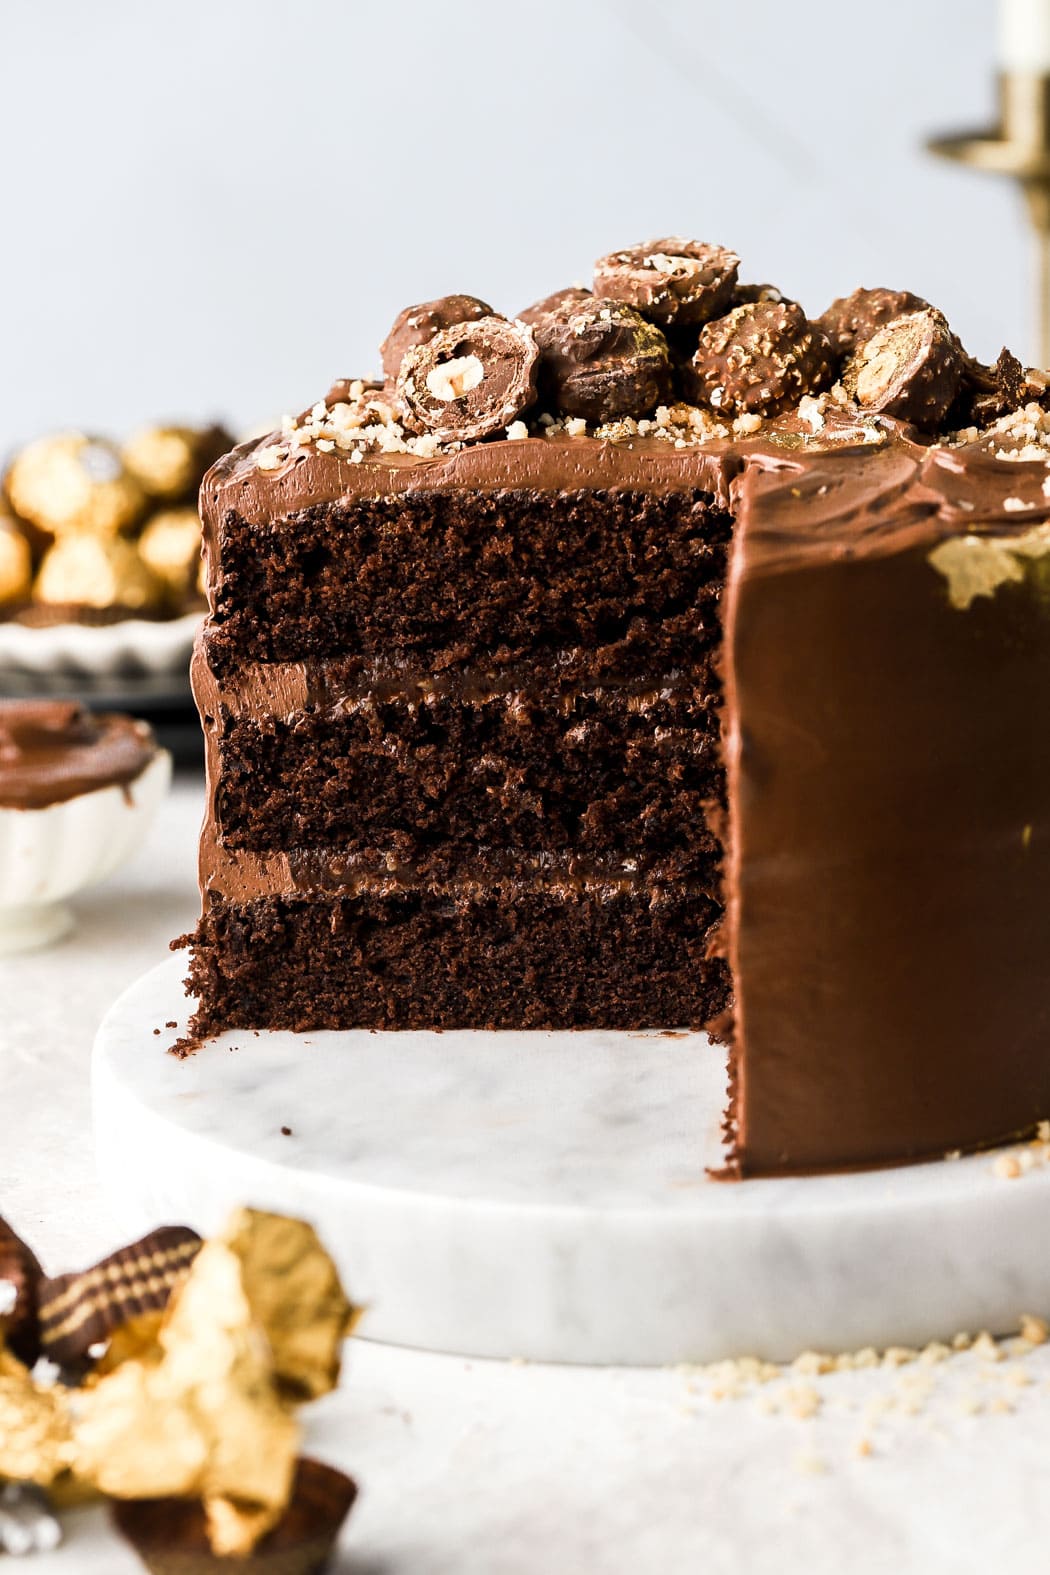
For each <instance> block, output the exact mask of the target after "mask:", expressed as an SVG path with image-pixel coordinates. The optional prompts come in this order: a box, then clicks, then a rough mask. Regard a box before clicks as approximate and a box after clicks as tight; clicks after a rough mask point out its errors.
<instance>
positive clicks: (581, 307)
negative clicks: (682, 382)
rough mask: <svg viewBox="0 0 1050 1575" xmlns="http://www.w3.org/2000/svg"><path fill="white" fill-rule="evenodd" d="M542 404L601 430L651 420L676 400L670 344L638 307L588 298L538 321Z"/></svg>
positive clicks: (537, 336)
mask: <svg viewBox="0 0 1050 1575" xmlns="http://www.w3.org/2000/svg"><path fill="white" fill-rule="evenodd" d="M532 331H533V333H534V335H535V337H536V343H537V345H538V346H539V350H540V369H539V383H540V392H541V397H542V398H543V400H544V402H545V403H546V404H547V405H548V406H549V408H550V409H552V410H555V411H558V412H560V413H561V414H562V415H566V416H582V417H583V419H584V420H586V421H590V422H593V423H595V424H596V425H597V424H600V423H602V422H604V421H614V420H616V418H617V417H619V416H633V417H635V418H639V417H642V416H647V415H648V414H649V413H650V411H652V410H655V409H656V407H657V405H660V404H664V403H666V402H667V401H668V400H669V399H670V396H671V362H670V357H669V355H668V350H667V340H666V339H665V338H664V336H663V334H662V333H661V332H660V330H659V329H658V328H657V327H655V326H654V324H652V323H649V322H646V320H645V318H644V317H642V315H641V314H640V313H639V312H636V311H635V310H634V307H633V306H625V305H624V303H623V302H622V301H611V300H603V299H602V298H601V297H600V296H589V297H587V298H585V300H584V301H583V302H577V303H575V304H574V305H573V304H568V303H567V304H566V305H565V306H563V307H561V308H559V309H555V310H554V311H551V312H548V313H547V314H546V315H545V316H539V317H536V318H534V320H533V323H532Z"/></svg>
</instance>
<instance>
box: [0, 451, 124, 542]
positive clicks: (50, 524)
mask: <svg viewBox="0 0 1050 1575" xmlns="http://www.w3.org/2000/svg"><path fill="white" fill-rule="evenodd" d="M6 486H7V495H8V497H9V498H10V500H11V507H12V508H13V509H14V511H15V513H16V514H18V515H21V517H22V518H23V519H26V520H29V521H30V523H31V524H33V525H36V526H38V527H39V529H40V530H43V531H48V532H49V533H50V534H51V535H54V536H61V535H64V534H65V533H66V532H67V531H71V530H80V531H90V532H93V533H98V534H102V535H111V534H113V533H115V532H116V531H120V530H126V529H127V528H128V527H129V526H131V525H134V524H135V522H136V520H138V519H139V517H140V516H141V515H142V514H143V512H144V511H145V507H146V496H145V493H144V492H143V490H142V488H141V487H140V486H139V483H138V482H137V481H136V480H135V478H134V476H132V475H131V473H130V472H129V471H128V470H127V468H126V467H125V465H124V462H123V460H122V459H121V457H120V454H119V452H118V450H117V449H116V448H114V446H113V444H112V443H107V442H105V441H103V440H102V439H100V438H89V437H87V436H85V434H84V433H82V432H60V433H58V434H57V435H55V436H53V437H45V438H38V439H37V440H36V442H34V443H29V444H27V446H26V447H25V448H23V449H21V450H20V451H19V453H17V454H16V455H15V457H14V459H13V460H12V462H11V468H10V469H9V470H8V472H7V478H6Z"/></svg>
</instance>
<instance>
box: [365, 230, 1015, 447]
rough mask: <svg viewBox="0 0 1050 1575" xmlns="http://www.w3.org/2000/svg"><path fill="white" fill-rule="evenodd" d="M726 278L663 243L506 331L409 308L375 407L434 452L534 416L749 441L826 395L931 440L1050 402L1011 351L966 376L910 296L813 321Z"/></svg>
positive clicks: (628, 252)
mask: <svg viewBox="0 0 1050 1575" xmlns="http://www.w3.org/2000/svg"><path fill="white" fill-rule="evenodd" d="M739 265H740V259H739V257H738V256H737V255H736V253H735V252H732V251H729V250H728V249H727V248H726V247H724V246H716V245H711V244H708V243H705V242H700V241H691V240H685V239H683V238H681V237H677V236H676V237H670V238H665V239H662V240H656V241H650V242H648V243H646V244H645V245H641V246H631V247H627V248H625V249H624V250H622V251H616V252H610V253H609V254H608V255H607V256H605V257H601V258H599V259H598V261H597V262H596V263H595V265H594V277H593V289H586V288H584V287H583V286H580V285H574V286H572V287H571V288H569V289H564V290H559V291H556V292H555V293H554V294H553V295H550V296H547V297H546V298H545V299H544V300H542V301H537V302H536V303H535V304H534V305H532V306H530V307H527V308H526V309H525V310H524V311H522V312H520V313H519V314H518V316H517V317H516V318H513V319H511V318H508V317H504V316H501V315H500V314H499V313H497V312H494V311H493V309H492V307H490V306H489V305H487V304H486V303H485V302H484V301H482V300H479V299H478V298H477V297H476V296H469V295H451V296H444V297H442V298H441V299H439V300H435V301H427V302H424V303H422V304H421V305H418V306H412V307H407V308H406V309H405V310H404V311H403V312H402V313H401V314H400V316H399V317H398V318H397V319H396V321H395V323H394V325H393V327H392V329H391V331H390V333H389V334H388V336H387V338H386V340H385V342H384V344H383V347H382V357H383V369H384V373H385V376H386V384H385V389H384V394H385V396H386V397H387V398H388V399H389V400H390V402H391V403H392V405H393V407H394V409H395V410H396V412H397V415H398V419H399V421H400V422H401V423H402V424H403V426H404V428H405V429H406V430H407V431H408V432H411V433H417V434H429V436H430V437H431V438H432V439H436V440H437V441H438V442H441V443H464V442H472V441H477V440H478V439H482V438H485V437H489V436H495V435H497V434H499V433H502V432H504V431H506V430H507V429H508V428H510V427H512V426H513V424H514V423H515V422H518V421H521V420H522V419H523V418H524V419H525V421H527V420H528V419H529V418H530V417H532V416H535V415H539V414H540V413H545V414H546V415H547V416H548V417H549V416H551V415H553V416H555V417H564V418H570V419H572V420H573V421H574V422H575V423H577V424H579V423H587V424H589V425H592V426H594V427H596V428H600V427H602V426H603V425H607V424H609V423H614V422H617V421H622V420H624V419H627V418H633V419H634V420H635V421H638V420H641V419H644V418H648V417H649V416H650V415H651V414H652V413H653V412H654V411H656V410H657V409H658V407H660V406H669V405H674V404H675V403H676V402H678V401H682V402H686V403H688V404H690V405H692V406H693V407H695V408H699V409H700V410H703V411H705V412H708V413H709V414H710V415H711V416H712V417H714V418H717V419H719V420H724V421H727V422H733V423H735V424H736V430H737V432H746V431H748V430H754V429H755V428H757V426H758V425H759V424H760V423H761V422H762V421H764V420H766V419H767V418H777V417H781V416H784V415H785V414H788V413H790V412H791V411H793V410H795V409H797V407H798V405H799V403H800V401H801V400H802V399H803V398H806V397H807V396H808V397H812V396H818V395H820V394H822V393H824V392H830V391H832V390H833V391H834V394H835V396H836V397H837V399H839V400H840V401H841V402H842V403H843V405H844V406H846V407H847V408H851V409H853V410H855V411H856V412H857V413H858V414H861V415H884V416H891V417H894V418H896V419H898V420H900V421H902V422H906V423H908V424H909V425H910V426H912V427H913V428H914V429H916V431H917V432H919V433H923V434H927V435H934V434H937V433H944V432H953V431H957V430H959V429H961V428H965V427H969V426H971V425H975V424H976V425H982V424H985V423H987V422H990V421H992V420H995V419H996V418H997V417H999V416H1001V415H1003V414H1005V413H1006V412H1007V411H1009V410H1013V409H1017V408H1018V407H1019V406H1020V405H1021V404H1023V403H1026V402H1027V401H1029V400H1032V399H1043V398H1044V397H1045V395H1046V379H1045V377H1043V376H1042V374H1039V373H1032V372H1026V371H1025V369H1024V368H1023V367H1022V366H1021V364H1020V363H1019V362H1018V361H1017V360H1016V358H1015V357H1013V356H1012V355H1010V354H1009V352H1007V351H1004V352H1003V354H1002V355H1001V356H1000V357H999V360H998V361H997V362H996V363H995V365H994V366H985V365H982V364H981V363H980V362H978V361H975V360H974V359H973V357H971V356H969V355H968V354H967V352H966V351H965V350H964V348H963V346H962V344H961V343H960V342H959V340H958V338H957V337H956V335H955V334H954V333H953V332H952V330H951V328H950V327H949V325H948V323H947V321H946V320H945V318H944V316H943V314H942V313H941V312H940V311H938V310H937V308H936V307H934V306H931V305H930V303H929V302H928V301H924V300H923V299H922V298H921V297H920V296H917V295H913V294H912V293H911V292H910V291H907V290H888V289H860V290H855V291H854V292H853V294H852V295H849V296H844V297H842V298H841V299H839V300H836V301H835V302H833V304H832V305H831V306H830V307H829V308H828V309H827V311H825V312H824V313H823V314H822V315H821V316H820V317H818V318H815V319H813V320H810V319H809V318H808V317H807V315H806V313H805V312H804V311H803V309H802V307H801V306H799V304H798V302H797V301H793V300H790V299H788V298H786V297H785V296H784V295H782V293H781V292H780V291H779V290H778V289H776V288H775V287H774V286H772V285H765V284H758V285H755V284H743V283H741V282H740V279H739ZM510 435H511V436H523V435H525V434H524V433H523V432H515V431H512V432H511V433H510Z"/></svg>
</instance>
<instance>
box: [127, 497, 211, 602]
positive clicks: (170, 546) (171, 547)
mask: <svg viewBox="0 0 1050 1575" xmlns="http://www.w3.org/2000/svg"><path fill="white" fill-rule="evenodd" d="M138 546H139V552H140V553H141V555H142V558H143V561H144V562H145V563H146V564H147V566H148V567H149V568H151V569H152V570H153V573H154V574H155V575H156V576H157V577H158V579H161V580H163V581H164V584H165V585H166V586H167V588H168V590H169V592H170V593H171V595H172V596H173V597H174V598H175V599H176V600H179V599H182V598H185V597H186V596H188V595H189V594H190V593H191V592H192V591H194V590H195V589H196V585H197V572H198V569H199V567H200V556H201V522H200V518H199V516H198V514H197V510H196V509H193V508H182V509H161V510H160V512H159V513H158V514H154V516H153V518H152V519H151V520H150V521H149V523H148V524H147V525H146V528H145V530H144V531H143V532H142V535H141V536H140V537H139V542H138Z"/></svg>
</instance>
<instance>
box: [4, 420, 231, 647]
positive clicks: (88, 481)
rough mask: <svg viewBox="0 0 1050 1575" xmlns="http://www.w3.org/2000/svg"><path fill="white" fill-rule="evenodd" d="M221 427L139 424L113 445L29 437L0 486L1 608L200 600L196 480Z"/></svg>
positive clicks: (92, 618) (148, 612)
mask: <svg viewBox="0 0 1050 1575" xmlns="http://www.w3.org/2000/svg"><path fill="white" fill-rule="evenodd" d="M232 443H233V439H232V438H231V437H230V434H229V433H228V432H226V431H225V430H224V429H223V428H222V427H219V426H210V427H185V426H155V427H146V428H144V429H143V430H142V431H141V432H138V433H137V434H136V435H135V436H134V437H132V438H130V439H129V441H128V442H126V443H125V444H123V446H118V445H117V444H115V443H111V442H109V441H108V440H106V439H104V438H99V437H88V436H86V435H85V434H84V433H82V432H61V433H57V434H55V435H54V436H51V437H43V438H38V439H37V440H36V441H35V442H32V443H29V444H27V445H26V447H25V448H22V449H20V450H19V451H18V452H17V453H16V454H15V455H14V456H13V458H12V459H11V461H10V463H9V464H8V466H7V469H6V471H5V472H4V475H3V481H2V485H0V618H5V619H8V620H10V619H18V620H19V621H20V622H24V623H30V624H34V623H35V624H45V623H57V622H67V621H71V620H72V621H81V622H110V621H115V620H117V619H120V618H128V617H135V618H173V617H178V616H179V615H180V614H181V613H184V612H190V611H192V610H194V609H195V608H197V607H200V606H202V605H203V591H202V586H201V581H200V574H201V552H200V548H201V536H200V521H199V519H198V515H197V489H198V488H199V486H200V483H201V480H202V478H203V476H204V473H205V471H206V470H207V469H208V467H209V465H211V464H212V463H213V462H214V461H215V460H216V459H218V458H219V456H220V455H221V454H223V453H225V452H226V450H227V449H228V448H230V447H231V446H232Z"/></svg>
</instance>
